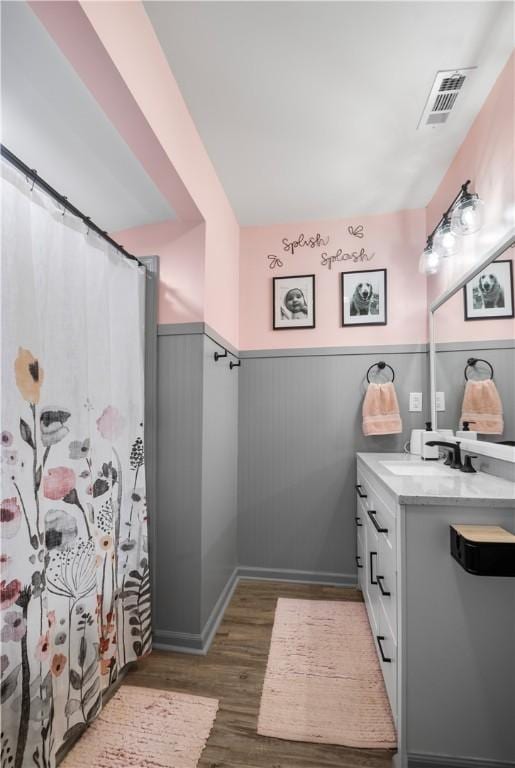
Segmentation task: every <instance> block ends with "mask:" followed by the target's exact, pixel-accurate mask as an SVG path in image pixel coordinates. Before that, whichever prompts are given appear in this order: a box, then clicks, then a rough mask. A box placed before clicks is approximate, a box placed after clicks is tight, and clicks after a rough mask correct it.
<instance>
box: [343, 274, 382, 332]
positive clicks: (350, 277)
mask: <svg viewBox="0 0 515 768" xmlns="http://www.w3.org/2000/svg"><path fill="white" fill-rule="evenodd" d="M370 273H374V274H378V273H382V274H383V278H382V285H383V294H384V295H383V302H384V316H383V315H382V313H379V316H380V317H383V319H381V320H374V319H371V320H364V321H363V322H354V321H352V322H349V318H347V319H346V317H345V315H346V312H345V297H346V296H349V293H348V292H346V286H345V283H346V281H347V282H350V283H351V284H352V283H356V282H358V281H359V282H368V281H367V280H366V278H365V279H363V280H360V276H361V275H370ZM340 275H341V277H340V281H341V283H340V289H341V295H340V300H341V307H342V327H344V328H359V327H362V326H368V325H387V324H388V270H387V269H361V270H359V271H356V270H351V271H349V272H340ZM352 292H353V291H352ZM372 298H373V296H372ZM350 315H352V312H351V310H349V316H350ZM355 317H356V318H358V319H359V318H364V317H371V318H372V317H373V314H371V313H363V314H362V313H361V312H358V314H357V315H355Z"/></svg>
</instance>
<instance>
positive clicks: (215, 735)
mask: <svg viewBox="0 0 515 768" xmlns="http://www.w3.org/2000/svg"><path fill="white" fill-rule="evenodd" d="M278 597H295V598H308V599H311V600H361V595H360V593H359V592H358V591H357V590H355V589H346V588H343V587H332V586H315V585H305V584H287V583H283V582H264V581H250V580H247V581H240V583H239V584H238V587H237V588H236V591H235V593H234V595H233V598H232V600H231V602H230V605H229V606H228V608H227V610H226V612H225V616H224V619H223V621H222V623H221V625H220V627H219V630H218V632H217V634H216V637H215V639H214V641H213V643H212V645H211V648H210V650H209V653H208V654H207V656H193V655H189V654H183V653H170V652H165V651H154V652H153V653H152V655H151V656H150V657H149V658H147V659H145V660H143V661H141V662H139V663H138V666H137V668H136V669H134V670H132V671H131V672H130V673H129V674H128V676H127V678H126V682H127V684H129V685H143V686H148V687H152V688H160V689H164V690H171V691H181V692H184V693H192V694H197V695H199V696H211V697H214V698H217V699H218V700H219V702H220V706H219V710H218V714H217V716H216V720H215V724H214V727H213V730H212V731H211V735H210V737H209V740H208V742H207V746H206V748H205V750H204V752H203V753H202V758H201V760H200V762H199V768H336V766H338V768H364V766H367V768H391V757H392V753H391V752H388V751H385V750H369V749H350V748H346V747H338V746H331V745H325V744H308V743H305V742H294V741H284V740H282V739H272V738H268V737H266V736H258V734H257V733H256V725H257V717H258V712H259V702H260V698H261V688H262V685H263V679H264V676H265V670H266V662H267V658H268V649H269V645H270V638H271V634H272V626H273V622H274V613H275V606H276V602H277V598H278Z"/></svg>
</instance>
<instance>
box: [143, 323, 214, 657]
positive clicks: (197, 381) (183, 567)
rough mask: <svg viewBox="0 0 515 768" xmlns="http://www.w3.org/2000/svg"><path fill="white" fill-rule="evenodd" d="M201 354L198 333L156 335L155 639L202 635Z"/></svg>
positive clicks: (202, 350) (202, 349) (201, 345)
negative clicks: (176, 634) (157, 369)
mask: <svg viewBox="0 0 515 768" xmlns="http://www.w3.org/2000/svg"><path fill="white" fill-rule="evenodd" d="M203 353H204V339H203V336H201V335H190V336H175V335H174V336H170V335H167V336H159V337H158V360H159V373H158V465H157V531H158V532H159V535H158V537H157V542H156V571H157V573H156V576H157V595H156V598H155V603H154V605H155V607H154V611H155V614H156V615H155V634H156V639H157V640H158V641H159V640H160V638H161V637H171V636H173V635H170V633H174V632H179V633H183V634H186V635H189V634H191V635H198V634H200V632H201V624H200V595H201V556H202V552H201V540H202V539H201V536H202V515H201V512H202V483H201V478H202V363H203ZM170 644H172V643H170Z"/></svg>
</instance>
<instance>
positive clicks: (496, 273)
mask: <svg viewBox="0 0 515 768" xmlns="http://www.w3.org/2000/svg"><path fill="white" fill-rule="evenodd" d="M463 296H464V304H465V320H491V319H495V318H497V319H499V318H503V317H513V268H512V261H511V259H507V260H501V261H492V263H491V264H489V265H488V267H487V268H486V269H484V270H483V271H482V272H480V273H479V274H478V275H476V276H475V277H474V278H472V280H470V281H469V282H468V283H467V284H466V286H465V287H464V288H463Z"/></svg>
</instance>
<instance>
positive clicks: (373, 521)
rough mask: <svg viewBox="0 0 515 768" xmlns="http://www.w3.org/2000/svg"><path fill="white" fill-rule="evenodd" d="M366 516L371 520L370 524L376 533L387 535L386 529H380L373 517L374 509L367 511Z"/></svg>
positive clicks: (375, 513)
mask: <svg viewBox="0 0 515 768" xmlns="http://www.w3.org/2000/svg"><path fill="white" fill-rule="evenodd" d="M367 515H368V516H369V518H370V519H371V520H372V524H373V526H374V528H375V529H376V531H377V532H378V533H388V528H382V527H381V526H380V525H379V523H378V522H377V520H376V519H375V515H377V512H376V510H375V509H367Z"/></svg>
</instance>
